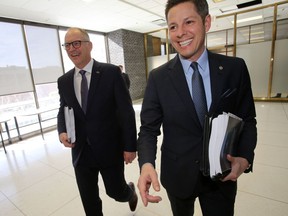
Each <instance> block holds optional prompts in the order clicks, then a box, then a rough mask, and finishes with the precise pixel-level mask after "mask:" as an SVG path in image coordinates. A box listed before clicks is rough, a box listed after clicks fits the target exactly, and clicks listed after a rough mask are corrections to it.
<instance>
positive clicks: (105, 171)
mask: <svg viewBox="0 0 288 216" xmlns="http://www.w3.org/2000/svg"><path fill="white" fill-rule="evenodd" d="M90 153H91V151H90ZM86 156H87V157H89V155H86ZM90 156H91V155H90ZM86 159H87V158H86ZM86 161H87V160H86ZM74 170H75V175H76V181H77V185H78V189H79V192H80V196H81V200H82V204H83V207H84V210H85V213H86V216H103V213H102V201H101V198H100V196H99V187H98V175H99V172H100V173H101V176H102V179H103V182H104V186H105V190H106V194H107V195H108V196H109V197H111V198H113V199H115V200H116V201H118V202H128V201H129V200H130V199H131V198H132V196H133V191H132V190H131V188H130V187H129V186H128V185H127V183H126V181H125V178H124V161H123V163H119V164H117V165H114V166H109V167H105V168H103V167H98V166H97V165H93V166H90V165H87V164H85V163H83V162H82V163H81V160H80V161H79V164H78V165H77V166H76V167H74Z"/></svg>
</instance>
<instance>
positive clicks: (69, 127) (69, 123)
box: [64, 107, 76, 143]
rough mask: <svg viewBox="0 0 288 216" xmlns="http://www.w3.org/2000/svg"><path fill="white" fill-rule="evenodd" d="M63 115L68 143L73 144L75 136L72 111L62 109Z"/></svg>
mask: <svg viewBox="0 0 288 216" xmlns="http://www.w3.org/2000/svg"><path fill="white" fill-rule="evenodd" d="M64 115H65V124H66V131H67V135H68V140H69V142H70V143H75V141H76V135H75V119H74V111H73V109H72V108H70V107H64Z"/></svg>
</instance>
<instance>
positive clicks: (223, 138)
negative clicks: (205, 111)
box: [201, 113, 244, 180]
mask: <svg viewBox="0 0 288 216" xmlns="http://www.w3.org/2000/svg"><path fill="white" fill-rule="evenodd" d="M243 125H244V121H243V120H242V119H241V118H239V117H237V116H236V115H233V114H232V113H223V114H220V115H218V116H217V117H215V118H214V117H209V116H206V117H205V122H204V134H203V155H202V165H201V170H202V173H203V175H204V176H210V178H211V179H212V180H219V179H222V178H224V177H225V176H227V175H228V174H229V173H230V171H231V164H230V162H229V161H228V160H227V154H230V155H232V156H233V155H235V153H236V152H235V151H236V149H237V144H238V142H239V138H240V135H241V131H242V129H243Z"/></svg>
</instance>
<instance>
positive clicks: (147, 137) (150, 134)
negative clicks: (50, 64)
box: [138, 52, 257, 198]
mask: <svg viewBox="0 0 288 216" xmlns="http://www.w3.org/2000/svg"><path fill="white" fill-rule="evenodd" d="M208 59H209V67H210V79H211V91H212V104H211V107H210V110H209V114H219V113H222V112H223V111H225V112H231V113H233V114H235V115H237V116H239V117H241V118H242V119H243V120H244V121H245V126H244V130H243V133H242V136H241V140H240V142H239V145H238V148H237V156H240V157H244V158H246V159H248V161H249V162H250V163H251V164H252V162H253V158H254V148H255V146H256V137H257V135H256V120H255V116H256V114H255V107H254V101H253V96H252V91H251V86H250V78H249V74H248V70H247V67H246V64H245V62H244V61H243V60H242V59H240V58H232V57H227V56H224V55H219V54H213V53H211V52H208ZM228 89H231V90H233V89H236V91H235V92H234V93H233V94H231V95H229V96H227V97H221V95H222V94H223V93H224V92H225V91H226V90H228ZM141 122H142V125H141V128H140V133H139V138H138V157H139V165H140V166H142V165H143V164H144V163H146V162H149V163H152V164H154V165H155V159H156V143H157V136H158V135H159V134H160V126H161V125H162V126H163V143H162V146H161V151H162V155H161V175H160V176H161V183H162V185H163V186H164V187H165V188H166V189H167V191H168V192H170V193H171V194H174V195H176V196H178V197H182V198H185V197H188V196H191V195H192V193H193V190H194V187H195V184H196V181H197V178H198V175H199V173H200V172H199V169H200V164H201V159H202V134H203V129H202V127H201V125H200V122H199V120H198V118H197V114H196V111H195V107H194V104H193V100H192V98H191V96H190V93H189V88H188V86H187V82H186V78H185V75H184V71H183V68H182V65H181V62H180V60H179V57H178V55H177V56H176V57H175V58H174V59H172V60H170V61H169V62H167V63H166V64H164V65H162V66H160V67H159V68H157V69H155V70H153V71H152V72H151V73H150V74H149V79H148V83H147V87H146V91H145V96H144V100H143V104H142V111H141ZM234 188H235V187H234Z"/></svg>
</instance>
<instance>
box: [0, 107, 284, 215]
mask: <svg viewBox="0 0 288 216" xmlns="http://www.w3.org/2000/svg"><path fill="white" fill-rule="evenodd" d="M140 108H141V107H140V105H135V110H136V113H137V124H138V126H139V112H140ZM256 108H257V115H258V116H257V120H258V146H257V149H256V157H255V163H254V172H253V173H252V174H248V175H243V176H241V178H240V179H239V186H238V196H237V202H236V209H235V211H236V212H235V215H236V216H271V215H273V216H287V215H288V183H287V182H288V103H260V102H257V103H256ZM138 128H139V127H138ZM7 152H8V153H7V154H6V155H5V153H4V150H3V149H2V148H0V216H68V215H69V216H84V212H83V209H82V205H81V201H80V198H79V194H78V190H77V187H76V183H75V178H74V173H73V168H72V165H71V156H70V150H69V149H65V148H64V147H62V145H61V144H60V143H59V142H58V137H57V132H56V131H52V132H49V133H46V134H45V141H43V140H42V137H41V136H37V137H33V138H30V139H25V140H24V141H22V142H19V143H15V144H12V145H9V146H7ZM138 172H139V170H138V165H137V161H134V162H133V164H130V165H128V166H126V175H127V181H134V182H135V183H136V182H137V179H138ZM100 187H101V196H102V199H103V205H104V206H103V211H104V215H105V216H131V215H136V216H152V215H158V216H171V215H172V214H171V211H170V206H169V202H168V200H167V197H166V194H165V191H164V189H162V191H161V192H160V195H161V196H162V198H163V200H162V201H161V202H160V203H159V204H149V205H148V207H144V206H143V205H142V203H141V201H140V200H139V201H140V202H139V205H138V207H137V209H136V211H135V213H131V212H130V211H129V208H128V205H127V204H126V203H117V202H116V201H114V200H112V199H110V198H109V197H107V195H106V194H105V191H104V189H103V184H102V183H101V182H100ZM200 215H201V213H200V210H199V205H198V203H196V213H195V216H200Z"/></svg>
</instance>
